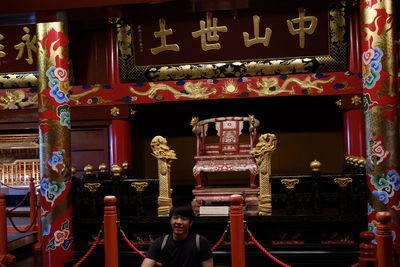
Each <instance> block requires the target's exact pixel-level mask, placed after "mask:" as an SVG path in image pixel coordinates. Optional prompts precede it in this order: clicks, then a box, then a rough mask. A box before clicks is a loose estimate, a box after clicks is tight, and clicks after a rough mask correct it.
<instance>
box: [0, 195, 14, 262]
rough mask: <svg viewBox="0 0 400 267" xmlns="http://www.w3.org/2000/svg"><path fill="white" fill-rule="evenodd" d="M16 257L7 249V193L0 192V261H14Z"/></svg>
mask: <svg viewBox="0 0 400 267" xmlns="http://www.w3.org/2000/svg"><path fill="white" fill-rule="evenodd" d="M13 262H15V257H14V256H13V255H11V254H8V249H7V212H6V195H5V194H0V263H13Z"/></svg>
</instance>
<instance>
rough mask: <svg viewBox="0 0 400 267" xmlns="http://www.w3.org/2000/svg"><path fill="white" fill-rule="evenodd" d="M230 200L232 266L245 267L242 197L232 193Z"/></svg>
mask: <svg viewBox="0 0 400 267" xmlns="http://www.w3.org/2000/svg"><path fill="white" fill-rule="evenodd" d="M230 202H231V206H230V209H229V214H230V215H229V216H230V220H231V260H232V267H245V266H246V258H245V251H244V227H243V221H244V216H243V204H242V203H243V197H242V196H241V195H232V196H231V197H230Z"/></svg>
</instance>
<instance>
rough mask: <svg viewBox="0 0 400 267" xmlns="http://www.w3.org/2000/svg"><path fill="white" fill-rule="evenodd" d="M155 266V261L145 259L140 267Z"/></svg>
mask: <svg viewBox="0 0 400 267" xmlns="http://www.w3.org/2000/svg"><path fill="white" fill-rule="evenodd" d="M154 265H156V261H155V260H152V259H149V258H145V259H144V261H143V262H142V265H141V266H140V267H154ZM206 266H207V267H208V265H206ZM210 266H212V265H210Z"/></svg>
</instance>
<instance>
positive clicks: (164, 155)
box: [150, 135, 177, 216]
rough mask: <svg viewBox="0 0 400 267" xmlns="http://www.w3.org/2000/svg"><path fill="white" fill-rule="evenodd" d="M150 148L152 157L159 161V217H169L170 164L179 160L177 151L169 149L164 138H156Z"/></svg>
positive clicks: (170, 200)
mask: <svg viewBox="0 0 400 267" xmlns="http://www.w3.org/2000/svg"><path fill="white" fill-rule="evenodd" d="M150 147H151V149H152V151H153V153H152V155H153V156H154V157H156V158H157V161H158V179H159V196H158V216H168V215H169V210H170V209H171V207H172V199H171V186H170V185H171V179H170V175H171V173H170V169H171V164H170V163H171V161H172V160H174V159H177V157H176V154H175V151H173V150H171V149H170V148H169V147H168V145H167V140H166V139H165V138H164V137H162V136H159V135H158V136H155V137H154V138H153V139H152V140H151V142H150Z"/></svg>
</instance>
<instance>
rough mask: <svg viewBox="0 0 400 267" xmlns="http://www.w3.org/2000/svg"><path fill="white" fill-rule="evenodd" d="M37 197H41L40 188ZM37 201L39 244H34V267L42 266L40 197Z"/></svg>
mask: <svg viewBox="0 0 400 267" xmlns="http://www.w3.org/2000/svg"><path fill="white" fill-rule="evenodd" d="M37 195H38V196H39V195H40V188H38V189H37ZM36 201H37V207H38V209H37V212H36V220H37V227H36V230H37V242H36V243H35V244H33V251H34V264H33V266H42V254H41V252H42V212H41V206H40V197H37V198H36Z"/></svg>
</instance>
